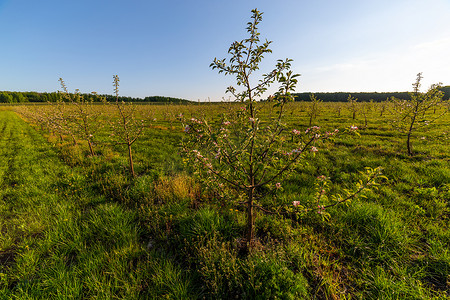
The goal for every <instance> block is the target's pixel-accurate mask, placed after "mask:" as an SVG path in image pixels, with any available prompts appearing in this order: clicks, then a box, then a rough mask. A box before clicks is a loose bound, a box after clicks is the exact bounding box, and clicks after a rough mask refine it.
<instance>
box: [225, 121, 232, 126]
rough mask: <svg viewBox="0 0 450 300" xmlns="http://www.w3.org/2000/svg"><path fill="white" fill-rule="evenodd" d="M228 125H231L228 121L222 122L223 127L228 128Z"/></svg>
mask: <svg viewBox="0 0 450 300" xmlns="http://www.w3.org/2000/svg"><path fill="white" fill-rule="evenodd" d="M230 124H231V122H229V121H226V122H223V125H225V126H228V125H230Z"/></svg>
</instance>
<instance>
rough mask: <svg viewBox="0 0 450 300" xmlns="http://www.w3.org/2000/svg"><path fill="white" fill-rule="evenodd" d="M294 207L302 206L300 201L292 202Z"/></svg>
mask: <svg viewBox="0 0 450 300" xmlns="http://www.w3.org/2000/svg"><path fill="white" fill-rule="evenodd" d="M292 205H294V206H299V205H300V201H292Z"/></svg>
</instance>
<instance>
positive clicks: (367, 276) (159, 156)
mask: <svg viewBox="0 0 450 300" xmlns="http://www.w3.org/2000/svg"><path fill="white" fill-rule="evenodd" d="M361 105H362V104H361ZM233 107H234V104H225V103H222V104H209V105H207V104H204V105H160V106H155V105H149V106H147V105H142V106H136V111H135V115H136V118H137V119H142V120H144V124H145V125H144V126H145V129H144V131H143V135H142V136H141V137H140V138H139V139H138V140H136V142H135V144H133V155H134V162H135V169H136V174H137V176H136V177H135V178H132V177H130V176H129V172H128V171H129V164H128V156H127V148H126V146H124V145H120V144H117V143H112V142H111V141H112V140H111V136H110V133H111V132H110V131H109V130H108V128H109V123H108V120H115V118H116V117H115V116H114V109H113V107H111V106H101V105H99V106H95V107H93V108H92V109H93V111H97V112H101V113H102V114H101V115H100V116H99V117H98V118H97V119H95V121H92V122H95V123H93V124H92V128H93V131H94V130H95V133H93V136H94V138H95V145H94V151H95V156H94V157H91V156H89V148H88V147H87V143H86V141H83V139H82V138H79V137H77V139H78V142H77V145H73V141H72V140H71V138H70V135H69V134H68V131H60V132H58V131H57V130H56V129H55V127H52V126H50V125H49V126H45V124H46V123H45V122H46V120H47V121H48V120H49V116H51V115H55V112H56V111H57V110H56V108H55V107H54V106H32V107H31V106H30V107H14V108H12V107H10V108H8V107H3V108H2V110H0V152H1V155H0V160H1V164H0V178H1V179H0V184H1V189H0V194H1V198H0V216H1V218H0V224H1V236H0V298H1V299H72V298H74V299H146V298H149V299H161V298H163V299H164V298H167V299H202V298H206V299H232V298H236V299H243V298H244V299H245V298H246V299H450V250H449V249H450V228H449V223H450V220H449V218H450V154H449V153H450V115H449V114H446V115H445V116H444V117H442V118H440V119H439V120H438V121H437V122H436V123H433V124H431V125H430V126H428V127H426V128H425V130H424V131H420V132H417V133H415V135H414V136H413V141H412V145H413V151H414V153H415V154H414V155H413V156H408V155H407V154H406V144H405V143H406V141H405V136H404V135H403V134H401V133H399V132H397V131H394V130H393V129H392V128H391V126H390V125H389V122H388V121H389V119H390V118H391V117H392V116H391V115H389V113H388V111H386V112H384V113H383V110H384V108H382V105H381V104H376V103H371V104H370V107H366V108H365V109H366V111H365V116H364V115H363V114H362V109H363V108H361V110H359V111H358V113H357V116H356V119H355V120H353V119H352V113H351V112H350V111H349V110H348V107H347V103H321V104H320V110H319V114H318V116H317V118H316V119H315V120H314V121H313V124H312V125H319V126H321V127H323V128H327V129H328V128H329V129H334V128H343V127H348V126H350V125H355V126H358V127H359V133H360V136H359V137H358V136H355V135H343V136H339V137H338V138H336V140H335V142H334V146H333V147H325V148H323V149H320V150H319V152H318V153H317V155H316V156H315V158H314V159H312V160H310V161H309V164H307V165H304V166H303V167H302V168H301V169H296V172H294V173H293V174H292V176H291V177H290V178H289V179H288V180H287V181H285V182H283V189H282V191H279V192H278V193H277V194H276V195H274V196H273V198H271V199H270V201H275V202H279V203H286V204H289V203H292V202H293V201H302V203H308V202H311V201H313V200H314V199H313V198H314V193H315V190H314V183H315V180H316V177H317V176H319V175H326V176H328V177H330V180H331V182H332V185H331V193H338V192H340V191H342V190H343V189H345V188H351V187H352V186H354V184H355V182H357V181H358V180H359V179H360V173H359V171H362V170H364V167H372V168H375V167H378V166H381V167H383V169H384V171H383V173H384V175H385V176H386V177H387V178H388V180H386V181H384V182H383V183H382V185H381V186H380V187H379V189H378V190H370V191H367V192H365V194H364V196H365V197H361V198H358V199H357V200H355V201H352V202H351V203H348V204H344V205H339V206H335V207H332V208H330V209H329V213H330V215H331V218H330V219H329V220H324V219H322V218H321V217H320V216H319V215H318V214H306V215H304V216H302V217H301V218H299V219H295V218H290V217H286V216H280V215H271V214H265V213H263V212H262V211H259V212H258V213H257V214H258V215H257V218H256V236H257V240H258V243H257V245H256V246H255V247H254V248H253V249H252V251H250V253H248V254H242V253H241V252H240V251H239V245H238V244H239V240H240V239H241V237H242V233H243V232H244V230H245V215H244V213H243V211H244V210H243V207H241V206H239V205H235V204H230V203H231V202H227V201H223V199H220V198H217V197H215V196H214V195H212V194H211V193H208V192H207V191H206V190H205V189H204V187H203V186H202V184H201V183H200V182H199V181H198V180H197V179H196V177H195V176H193V174H192V173H191V168H190V166H189V165H186V164H185V163H184V162H183V159H182V157H181V155H180V143H181V141H182V139H183V136H184V135H185V134H184V133H183V124H182V123H181V122H180V121H179V119H180V117H179V115H180V114H182V115H183V116H184V117H185V118H191V117H195V118H201V117H207V118H209V119H212V120H214V119H216V118H217V117H218V116H220V114H221V113H223V112H227V111H229V110H230V109H233ZM64 109H66V112H67V111H69V110H70V108H64ZM267 109H271V108H267ZM442 109H447V108H444V107H443V108H442ZM308 110H309V104H308V103H293V104H290V105H289V107H288V109H287V112H286V119H285V122H286V123H287V126H288V127H289V128H298V129H300V130H304V129H306V128H308V127H309V126H308V123H309V117H308ZM47 124H48V123H47ZM61 138H63V140H61Z"/></svg>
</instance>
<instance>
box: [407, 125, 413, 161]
mask: <svg viewBox="0 0 450 300" xmlns="http://www.w3.org/2000/svg"><path fill="white" fill-rule="evenodd" d="M406 148H407V149H408V155H409V156H411V155H412V150H411V131H409V132H408V138H407V139H406Z"/></svg>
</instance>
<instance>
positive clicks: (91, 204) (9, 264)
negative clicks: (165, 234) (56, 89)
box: [0, 111, 192, 299]
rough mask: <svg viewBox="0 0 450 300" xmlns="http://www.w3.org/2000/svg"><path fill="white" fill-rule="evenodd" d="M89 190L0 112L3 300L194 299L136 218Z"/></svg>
mask: <svg viewBox="0 0 450 300" xmlns="http://www.w3.org/2000/svg"><path fill="white" fill-rule="evenodd" d="M90 186H91V183H90V182H89V179H88V177H87V176H85V175H84V174H83V172H82V169H76V168H75V169H73V168H70V167H69V166H67V165H65V164H64V163H63V162H62V161H61V160H60V158H59V157H58V153H57V152H56V151H55V150H54V149H53V148H52V147H51V145H49V144H48V143H47V142H46V140H45V139H44V138H43V137H42V136H41V135H40V134H39V133H37V132H36V131H35V130H34V129H33V128H32V127H30V126H29V125H28V124H27V123H25V122H24V121H23V120H21V119H20V118H19V117H18V116H17V115H16V114H15V113H13V112H10V111H0V228H1V235H0V299H72V298H76V299H137V298H158V297H164V296H166V297H177V298H191V296H190V293H192V292H191V291H190V289H189V280H188V279H186V278H185V276H184V275H182V272H181V270H179V269H178V268H177V267H176V266H174V265H173V264H171V262H170V261H162V260H161V259H160V255H159V254H157V253H154V252H148V251H146V250H145V248H144V247H143V246H142V245H141V243H140V242H139V230H138V220H137V216H136V214H135V213H134V212H133V211H131V210H127V209H126V208H124V207H122V206H121V205H120V204H118V203H115V202H112V201H109V200H108V199H106V198H105V197H104V196H102V195H98V194H96V193H95V192H94V190H93V189H91V188H90ZM160 265H164V266H166V267H165V268H160V267H159V266H160ZM167 283H170V284H167Z"/></svg>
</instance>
